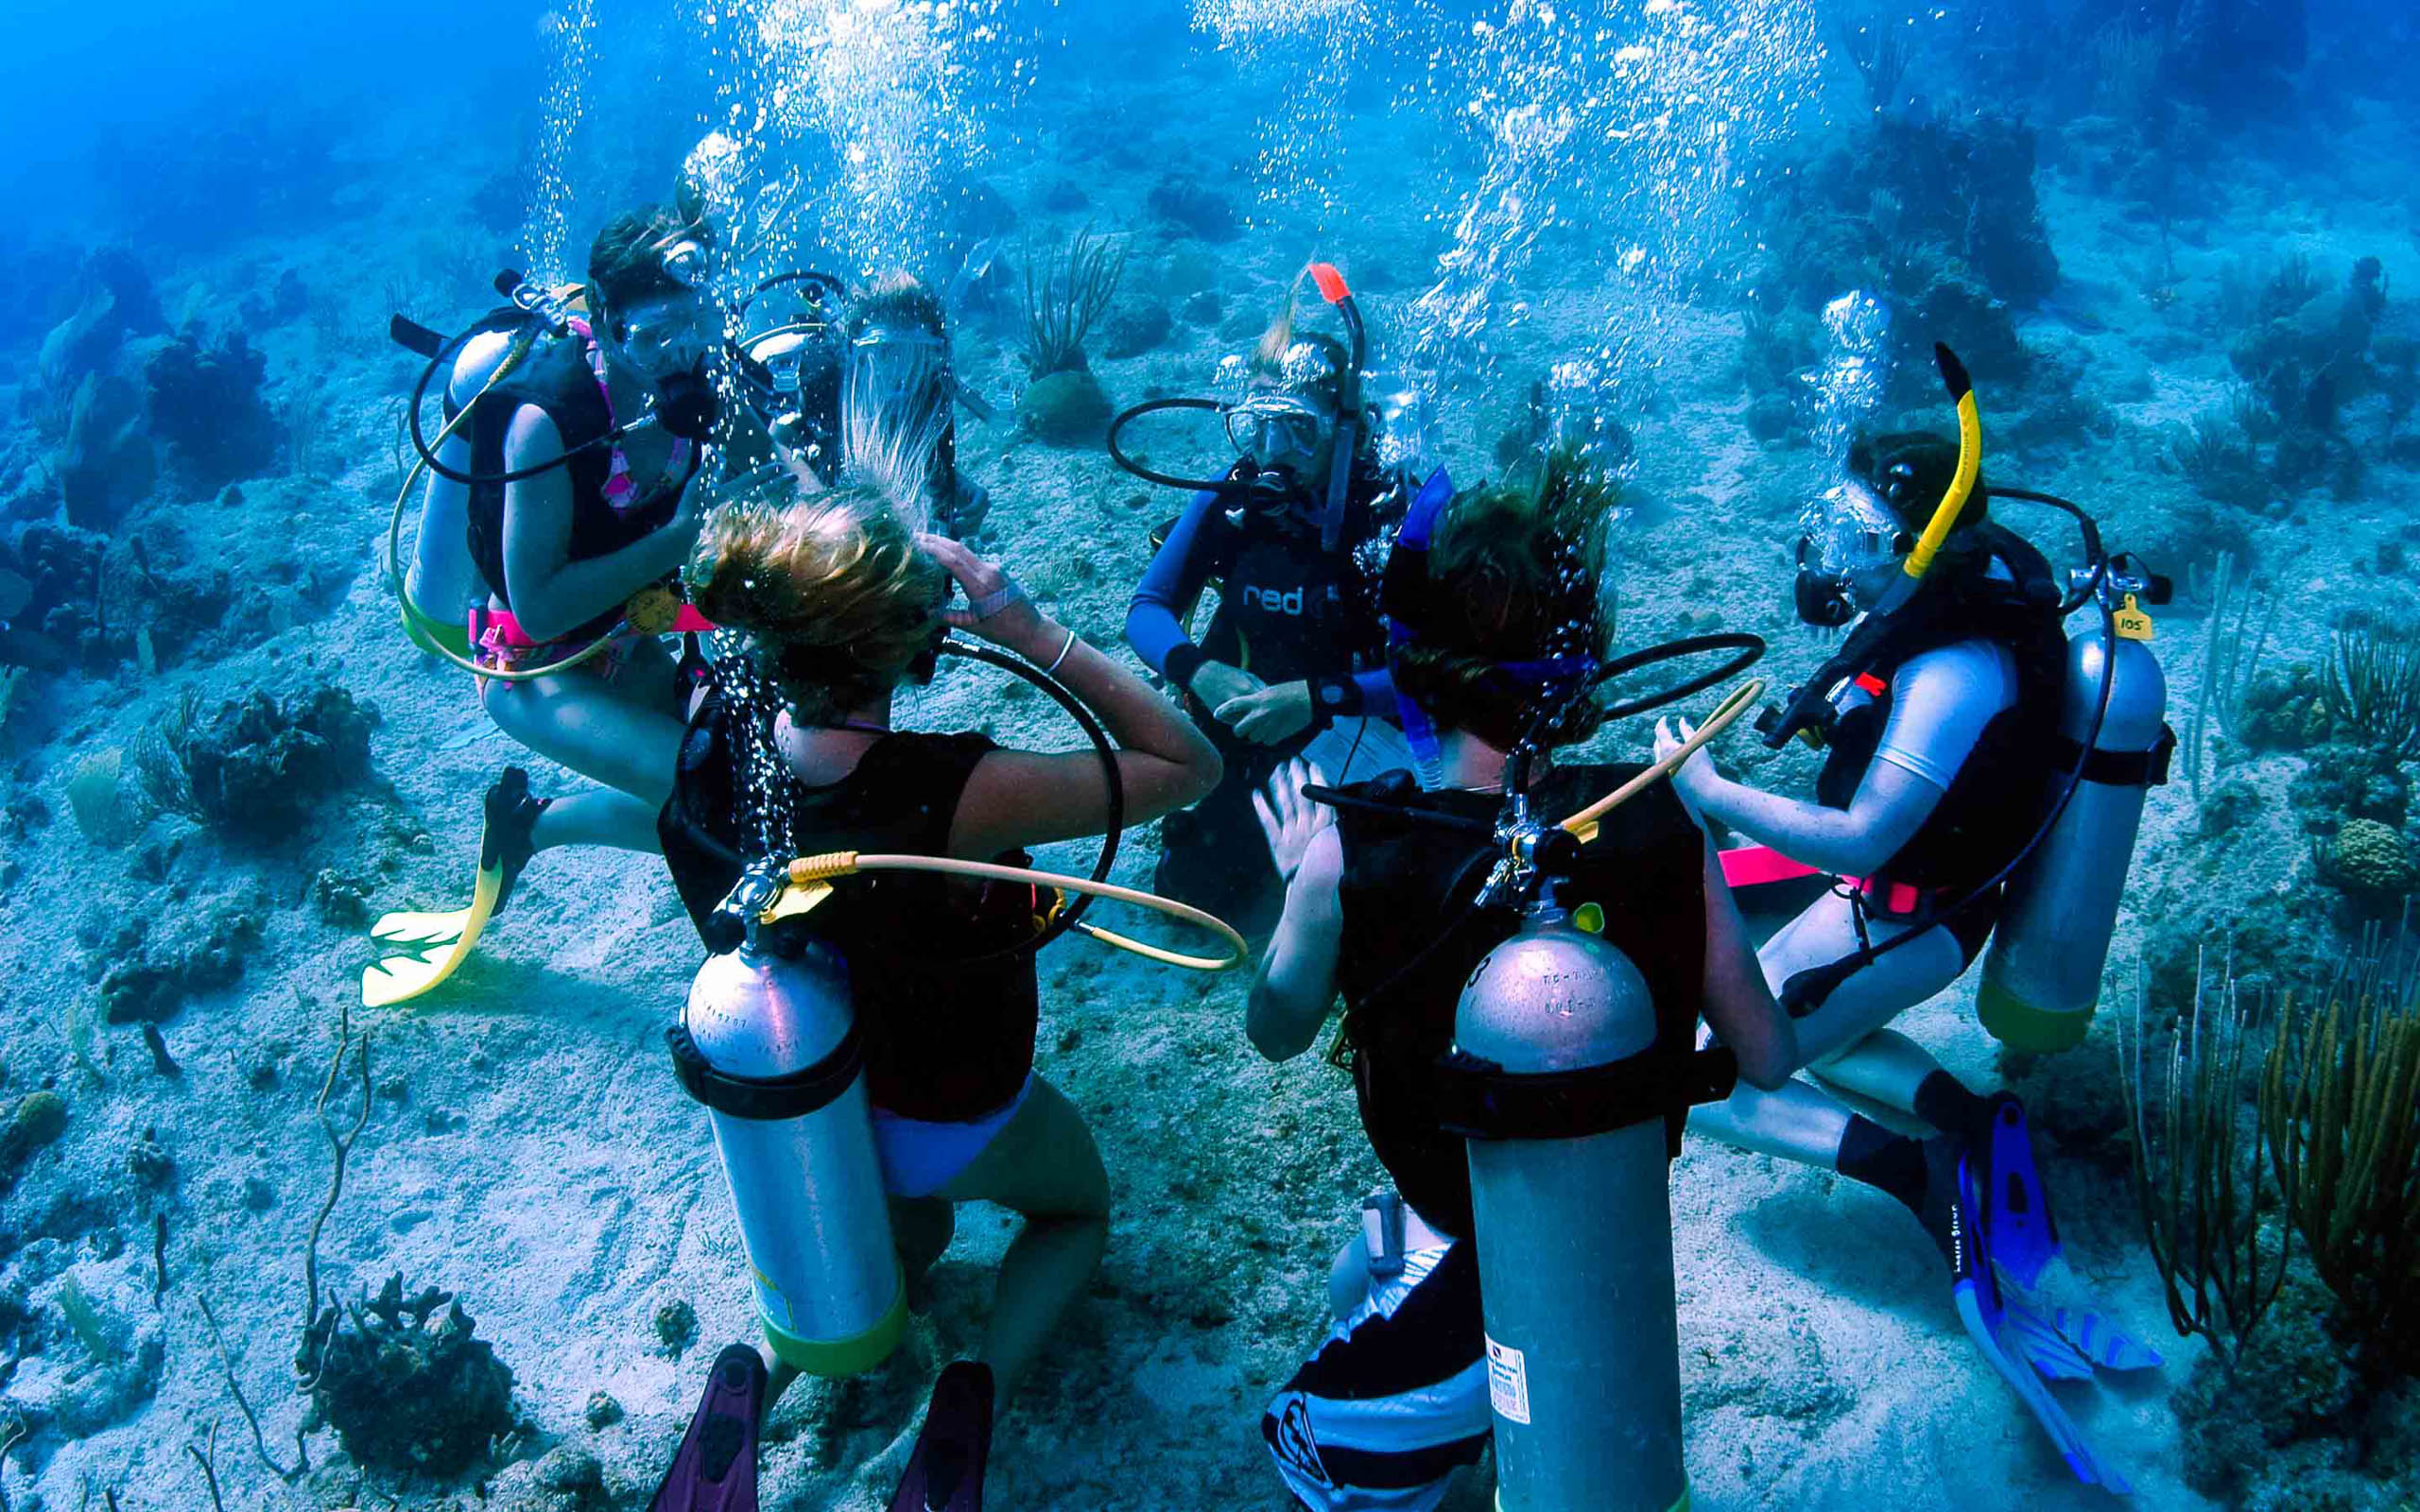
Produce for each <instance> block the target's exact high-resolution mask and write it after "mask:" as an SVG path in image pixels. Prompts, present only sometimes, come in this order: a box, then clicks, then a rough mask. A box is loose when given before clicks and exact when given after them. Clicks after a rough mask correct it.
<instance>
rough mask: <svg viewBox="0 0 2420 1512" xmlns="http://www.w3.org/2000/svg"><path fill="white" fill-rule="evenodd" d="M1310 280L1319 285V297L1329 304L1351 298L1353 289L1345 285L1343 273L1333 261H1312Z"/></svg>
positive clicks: (1339, 302)
mask: <svg viewBox="0 0 2420 1512" xmlns="http://www.w3.org/2000/svg"><path fill="white" fill-rule="evenodd" d="M1311 282H1312V283H1316V284H1318V285H1319V286H1320V298H1321V299H1323V300H1325V301H1327V302H1328V303H1330V304H1342V303H1343V302H1344V301H1347V300H1349V299H1351V298H1353V291H1352V290H1351V289H1349V288H1347V287H1345V284H1344V275H1343V273H1341V272H1340V271H1339V270H1338V269H1337V266H1336V265H1335V264H1334V263H1313V264H1312V265H1311Z"/></svg>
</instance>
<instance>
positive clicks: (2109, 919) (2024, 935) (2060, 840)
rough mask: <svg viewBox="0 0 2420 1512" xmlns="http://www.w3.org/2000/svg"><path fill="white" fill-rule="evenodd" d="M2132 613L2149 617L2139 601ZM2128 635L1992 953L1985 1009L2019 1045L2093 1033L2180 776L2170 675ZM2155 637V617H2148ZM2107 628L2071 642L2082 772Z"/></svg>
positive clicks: (2070, 739)
mask: <svg viewBox="0 0 2420 1512" xmlns="http://www.w3.org/2000/svg"><path fill="white" fill-rule="evenodd" d="M2128 613H2129V614H2132V615H2134V616H2135V618H2136V619H2138V620H2139V619H2140V614H2139V611H2138V610H2134V608H2133V605H2132V604H2131V603H2130V604H2129V605H2128ZM2125 623H2126V621H2125V619H2124V618H2123V617H2121V620H2120V624H2121V633H2120V635H2119V637H2118V642H2117V652H2116V656H2117V662H2116V675H2115V678H2114V679H2113V680H2112V681H2111V683H2110V687H2109V710H2108V713H2106V714H2105V715H2103V716H2102V719H2101V723H2100V737H2099V739H2097V740H2096V741H2095V742H2094V743H2093V751H2092V755H2091V757H2090V759H2089V761H2088V763H2087V765H2085V767H2084V769H2083V781H2082V782H2081V783H2080V784H2079V785H2078V787H2077V789H2076V795H2075V798H2074V799H2072V800H2071V801H2070V802H2069V803H2068V804H2067V809H2066V813H2065V814H2063V815H2061V816H2060V817H2059V822H2058V824H2057V826H2056V827H2055V828H2053V829H2052V830H2051V832H2050V833H2049V834H2048V835H2047V836H2045V837H2044V839H2043V841H2042V843H2041V844H2040V845H2039V846H2037V847H2036V848H2035V849H2034V851H2033V854H2032V855H2031V856H2029V857H2027V858H2026V860H2025V863H2024V864H2023V865H2022V866H2020V867H2019V868H2017V870H2016V872H2015V874H2014V876H2012V877H2011V878H2010V879H2009V882H2008V893H2007V896H2006V898H2005V900H2004V901H2003V902H2002V904H2001V908H2000V918H1999V923H1998V925H1997V928H1995V929H1994V931H1993V935H1992V948H1991V953H1990V954H1987V955H1985V956H1984V957H1983V977H1982V982H1981V984H1980V986H1979V988H1977V990H1976V996H1975V1007H1976V1013H1977V1016H1978V1017H1979V1018H1980V1019H1981V1021H1982V1024H1983V1027H1984V1028H1985V1029H1987V1030H1989V1031H1990V1032H1991V1034H1992V1036H1993V1037H1994V1038H1995V1039H1997V1040H2000V1041H2001V1042H2002V1043H2003V1044H2006V1045H2008V1046H2009V1047H2010V1048H2012V1049H2015V1050H2027V1051H2054V1050H2066V1049H2070V1048H2072V1047H2073V1046H2075V1045H2077V1044H2080V1043H2082V1042H2083V1037H2084V1032H2085V1030H2086V1029H2088V1028H2089V1027H2090V1026H2091V1024H2092V1011H2093V1008H2094V1006H2095V1005H2097V1004H2098V1003H2099V1002H2100V973H2101V968H2102V966H2103V965H2104V964H2105V963H2106V962H2107V960H2108V958H2109V940H2110V936H2112V935H2114V934H2115V933H2116V932H2117V928H2118V900H2119V898H2120V897H2122V896H2123V895H2124V893H2125V890H2126V870H2127V868H2128V866H2129V865H2130V864H2131V863H2132V862H2133V860H2134V855H2135V832H2136V831H2137V830H2139V829H2140V828H2141V826H2142V819H2143V802H2144V799H2145V798H2146V796H2147V795H2148V793H2149V790H2150V789H2151V788H2152V786H2154V785H2157V784H2158V783H2161V782H2166V781H2167V780H2168V770H2167V768H2168V752H2169V749H2170V748H2171V747H2173V745H2174V740H2173V737H2172V736H2170V735H2169V733H2168V727H2167V726H2166V725H2165V724H2164V723H2163V722H2162V721H2163V719H2164V718H2165V716H2166V714H2167V712H2168V679H2167V677H2166V675H2165V674H2163V673H2162V672H2161V671H2160V665H2159V659H2158V658H2157V657H2155V656H2153V655H2152V650H2151V647H2150V646H2148V645H2146V644H2143V642H2142V641H2140V640H2135V639H2129V638H2127V636H2126V635H2125V634H2124V633H2123V626H2124V624H2125ZM2141 623H2142V624H2143V626H2144V627H2145V631H2146V633H2148V625H2149V622H2148V621H2147V620H2144V621H2141ZM2104 654H2105V653H2104V642H2103V639H2102V628H2101V627H2099V626H2095V627H2092V628H2090V629H2087V630H2085V631H2083V633H2082V634H2079V635H2077V636H2076V637H2075V638H2074V639H2072V640H2070V641H2069V642H2068V643H2067V686H2066V703H2065V707H2064V709H2063V711H2062V713H2061V714H2060V718H2059V732H2060V734H2061V735H2062V737H2064V741H2065V747H2066V751H2065V754H2064V755H2063V756H2062V758H2061V761H2060V766H2059V769H2060V771H2061V773H2062V775H2064V774H2065V773H2066V772H2067V771H2070V770H2072V769H2073V764H2074V761H2075V758H2076V756H2077V755H2079V754H2081V752H2082V747H2083V739H2084V736H2085V735H2086V734H2088V733H2089V732H2090V731H2091V729H2092V717H2093V711H2094V709H2095V708H2096V707H2097V705H2098V704H2099V702H2100V679H2101V675H2102V669H2103V667H2104V666H2105V665H2106V664H2107V663H2106V662H2104Z"/></svg>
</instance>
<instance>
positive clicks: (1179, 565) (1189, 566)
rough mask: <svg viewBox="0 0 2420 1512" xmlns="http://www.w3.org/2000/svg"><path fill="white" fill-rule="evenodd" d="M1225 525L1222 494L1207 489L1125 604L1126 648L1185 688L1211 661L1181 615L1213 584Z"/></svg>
mask: <svg viewBox="0 0 2420 1512" xmlns="http://www.w3.org/2000/svg"><path fill="white" fill-rule="evenodd" d="M1221 524H1224V522H1223V520H1221V519H1220V517H1219V495H1217V494H1216V493H1212V492H1209V491H1207V490H1204V491H1203V492H1201V493H1198V494H1196V495H1194V498H1193V503H1192V504H1190V505H1188V506H1187V507H1185V511H1184V514H1182V515H1180V516H1178V517H1177V522H1176V524H1175V525H1174V526H1173V527H1171V528H1170V529H1169V531H1168V539H1167V541H1165V542H1163V543H1162V544H1161V546H1160V551H1159V555H1158V556H1156V557H1153V558H1151V565H1150V567H1148V568H1146V569H1145V570H1144V572H1143V580H1142V581H1141V582H1140V583H1137V584H1136V585H1135V586H1134V597H1133V599H1132V601H1131V602H1129V603H1128V604H1127V606H1126V644H1129V645H1131V646H1132V647H1133V648H1134V654H1135V655H1136V656H1139V657H1141V658H1142V659H1143V664H1144V665H1145V666H1148V667H1150V669H1151V670H1152V671H1154V672H1156V673H1158V674H1160V675H1161V676H1162V677H1164V678H1166V679H1168V680H1169V681H1170V682H1173V683H1175V684H1176V685H1177V686H1178V687H1180V688H1188V689H1189V688H1190V687H1191V686H1192V683H1193V674H1194V673H1195V672H1196V671H1198V670H1200V668H1201V663H1202V662H1204V661H1206V660H1208V659H1207V658H1206V657H1204V656H1203V655H1202V652H1201V647H1200V646H1198V645H1196V644H1193V641H1192V640H1191V638H1190V637H1188V636H1187V635H1186V634H1185V633H1184V624H1183V623H1182V622H1181V621H1180V620H1179V618H1178V615H1179V614H1180V613H1182V612H1183V611H1184V610H1185V609H1186V608H1187V607H1188V606H1190V605H1191V604H1192V603H1193V601H1194V600H1195V599H1196V598H1198V597H1200V596H1201V590H1202V588H1203V587H1204V586H1205V585H1207V584H1208V583H1209V581H1210V574H1211V568H1212V565H1213V558H1215V557H1216V555H1217V547H1218V543H1219V534H1220V530H1219V526H1220V525H1221Z"/></svg>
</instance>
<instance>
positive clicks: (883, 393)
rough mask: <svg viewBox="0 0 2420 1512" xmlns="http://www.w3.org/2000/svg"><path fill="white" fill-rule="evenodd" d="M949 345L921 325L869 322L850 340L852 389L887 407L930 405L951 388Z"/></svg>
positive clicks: (855, 395)
mask: <svg viewBox="0 0 2420 1512" xmlns="http://www.w3.org/2000/svg"><path fill="white" fill-rule="evenodd" d="M948 379H949V346H948V343H947V342H946V341H944V340H943V339H942V337H941V336H940V335H936V334H935V333H933V332H931V331H928V330H925V328H924V327H922V326H912V325H909V326H890V325H870V326H868V327H866V328H865V330H863V331H861V332H859V333H858V334H857V335H856V337H855V338H853V339H852V340H851V341H850V343H849V393H850V396H851V397H852V399H853V400H854V401H855V402H856V403H859V404H867V403H871V404H877V405H880V406H882V407H883V408H884V409H891V408H894V407H905V406H908V405H909V404H918V403H928V402H929V401H930V398H931V396H932V395H933V394H934V393H935V392H937V391H939V390H941V389H944V388H946V387H948Z"/></svg>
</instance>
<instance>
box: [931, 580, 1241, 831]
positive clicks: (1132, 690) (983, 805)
mask: <svg viewBox="0 0 2420 1512" xmlns="http://www.w3.org/2000/svg"><path fill="white" fill-rule="evenodd" d="M1020 640H1021V641H1022V642H1023V643H1025V644H1012V645H1010V647H1009V649H1011V650H1013V651H1015V652H1016V653H1017V654H1018V655H1019V656H1022V657H1024V658H1025V659H1026V660H1027V661H1029V662H1033V663H1034V664H1036V665H1037V666H1044V667H1046V666H1049V665H1050V664H1051V662H1053V661H1054V660H1056V661H1057V662H1058V663H1059V665H1058V670H1057V672H1056V673H1054V674H1053V675H1054V676H1055V677H1057V678H1058V679H1059V680H1060V681H1061V682H1062V683H1063V684H1065V685H1066V688H1067V691H1068V692H1070V693H1073V694H1074V695H1075V696H1077V697H1078V698H1080V699H1081V700H1083V702H1084V704H1085V706H1086V707H1088V708H1090V709H1091V710H1092V712H1093V713H1095V714H1096V715H1097V716H1098V718H1099V719H1100V722H1101V728H1102V729H1104V730H1107V731H1108V732H1109V736H1110V738H1111V739H1112V740H1113V741H1115V742H1116V744H1117V746H1118V751H1117V757H1116V760H1117V771H1118V777H1119V779H1120V780H1121V782H1122V783H1123V785H1124V787H1125V799H1126V814H1125V818H1126V822H1127V823H1128V824H1130V825H1131V824H1142V823H1144V822H1146V821H1148V820H1150V819H1155V818H1158V817H1159V816H1161V815H1163V814H1167V813H1170V812H1171V811H1173V810H1176V809H1180V808H1183V807H1184V806H1185V805H1186V804H1188V803H1196V802H1199V801H1201V799H1202V798H1203V797H1205V796H1207V795H1208V793H1209V792H1210V790H1211V789H1212V788H1214V787H1217V786H1218V785H1219V776H1220V774H1221V770H1222V768H1221V765H1220V763H1219V751H1218V747H1214V746H1212V745H1211V744H1210V742H1209V741H1208V740H1206V739H1205V738H1203V736H1202V734H1201V731H1200V730H1196V729H1195V728H1194V725H1193V721H1192V720H1190V719H1187V718H1186V717H1185V716H1184V713H1181V712H1180V711H1179V710H1178V709H1177V707H1176V706H1175V705H1174V704H1172V703H1170V702H1169V701H1168V700H1167V699H1166V698H1164V697H1162V696H1160V695H1159V694H1158V693H1156V692H1154V691H1152V689H1151V687H1150V684H1149V683H1146V682H1145V681H1144V680H1143V679H1141V678H1138V677H1136V676H1135V675H1134V674H1133V673H1132V672H1130V671H1128V670H1127V669H1126V668H1125V667H1124V666H1122V665H1120V664H1119V663H1118V662H1116V661H1115V660H1114V659H1112V658H1111V657H1110V656H1109V655H1108V654H1107V653H1106V652H1104V651H1102V650H1100V649H1099V648H1098V646H1095V645H1093V644H1090V643H1088V642H1086V641H1084V640H1083V639H1082V638H1081V637H1078V638H1077V639H1076V640H1075V641H1074V642H1073V643H1072V644H1071V643H1070V642H1069V641H1068V639H1067V631H1066V629H1065V628H1064V627H1062V626H1060V625H1059V624H1057V623H1056V622H1055V621H1052V620H1048V619H1040V620H1038V621H1037V627H1036V628H1035V629H1034V630H1033V631H1032V632H1031V634H1030V635H1029V636H1023V637H1020ZM1062 648H1064V650H1065V652H1066V655H1065V656H1064V657H1061V656H1060V652H1061V650H1062ZM1106 788H1107V784H1106V783H1104V782H1102V781H1101V773H1100V761H1099V758H1098V756H1097V755H1096V754H1095V753H1093V752H1092V751H1089V750H1083V751H1075V752H1070V753H1068V754H1065V755H1045V754H1043V753H1042V752H1039V751H1025V750H998V751H994V752H993V753H992V754H991V755H989V756H986V757H985V758H984V759H983V760H982V761H981V762H980V763H978V764H977V766H976V768H975V771H974V773H973V775H972V776H970V777H969V778H968V779H967V783H966V789H965V792H964V793H963V795H962V796H961V797H960V798H959V805H958V817H957V819H956V820H955V821H954V822H953V823H952V825H951V826H950V850H951V851H952V853H953V854H957V855H967V856H989V855H994V854H996V853H997V852H999V851H1007V850H1012V849H1015V848H1018V847H1021V846H1032V845H1040V844H1043V843H1044V842H1046V841H1050V840H1064V839H1071V838H1074V837H1076V836H1079V835H1088V834H1098V833H1101V832H1102V831H1103V830H1105V829H1107V828H1108V827H1109V798H1108V793H1107V791H1106Z"/></svg>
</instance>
